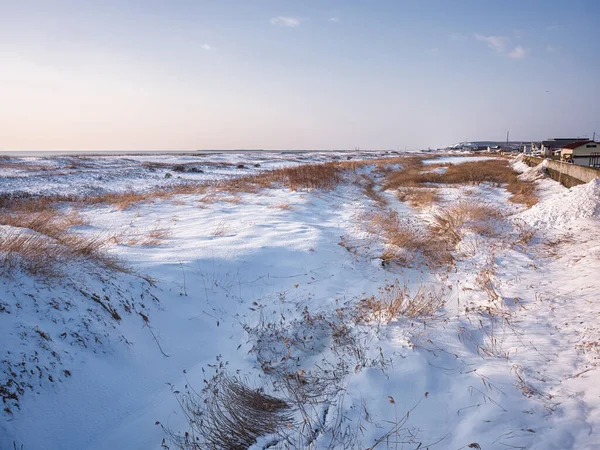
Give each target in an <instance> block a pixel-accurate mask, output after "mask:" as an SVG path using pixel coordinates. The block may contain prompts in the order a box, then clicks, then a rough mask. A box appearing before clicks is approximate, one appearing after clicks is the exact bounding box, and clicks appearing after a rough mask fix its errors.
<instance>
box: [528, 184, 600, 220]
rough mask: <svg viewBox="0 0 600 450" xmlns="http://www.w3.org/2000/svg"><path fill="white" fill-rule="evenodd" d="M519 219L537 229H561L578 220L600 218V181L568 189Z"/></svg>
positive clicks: (534, 207) (535, 206) (536, 206)
mask: <svg viewBox="0 0 600 450" xmlns="http://www.w3.org/2000/svg"><path fill="white" fill-rule="evenodd" d="M517 217H518V218H520V219H522V220H523V221H525V222H526V223H527V224H529V225H531V226H533V227H536V228H559V227H565V226H568V225H569V224H570V223H571V222H572V221H574V220H576V219H586V218H599V217H600V180H599V179H598V178H594V179H593V180H592V181H590V182H589V183H586V184H582V185H579V186H575V187H573V188H571V189H568V190H566V191H565V192H563V193H561V194H560V195H555V196H554V197H552V199H549V200H548V201H545V202H542V203H539V204H537V205H534V206H533V207H532V208H531V209H529V210H528V211H525V212H523V213H522V214H520V215H519V216H517Z"/></svg>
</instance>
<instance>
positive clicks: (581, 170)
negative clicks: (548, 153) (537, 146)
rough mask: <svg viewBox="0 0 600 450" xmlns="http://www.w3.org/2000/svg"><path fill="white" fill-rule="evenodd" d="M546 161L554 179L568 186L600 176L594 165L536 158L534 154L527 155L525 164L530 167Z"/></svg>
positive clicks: (587, 181)
mask: <svg viewBox="0 0 600 450" xmlns="http://www.w3.org/2000/svg"><path fill="white" fill-rule="evenodd" d="M543 161H545V162H546V170H547V171H548V175H550V178H552V179H553V180H556V181H558V182H559V183H562V184H563V185H564V186H566V187H573V186H577V185H578V184H584V183H589V182H590V181H592V180H593V179H594V178H600V170H599V169H594V168H592V167H583V166H578V165H576V164H568V163H564V162H561V161H554V160H551V159H542V158H536V157H533V156H526V157H525V164H527V165H528V166H530V167H533V166H537V165H538V164H540V163H542V162H543Z"/></svg>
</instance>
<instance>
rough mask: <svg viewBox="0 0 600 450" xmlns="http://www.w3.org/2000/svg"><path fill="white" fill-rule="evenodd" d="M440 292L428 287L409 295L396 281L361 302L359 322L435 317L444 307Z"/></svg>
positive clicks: (420, 287) (384, 321)
mask: <svg viewBox="0 0 600 450" xmlns="http://www.w3.org/2000/svg"><path fill="white" fill-rule="evenodd" d="M444 304H445V301H444V296H443V292H442V291H436V290H435V289H433V288H432V287H430V286H423V285H422V286H419V288H418V289H417V292H416V293H415V294H411V293H410V291H409V289H408V287H407V286H406V285H400V282H399V281H398V280H396V281H395V282H394V283H393V284H389V285H386V286H384V287H382V288H380V289H379V292H378V294H377V295H376V296H372V297H369V298H366V299H363V300H361V301H360V302H359V303H358V305H357V309H358V314H357V319H358V321H359V322H370V321H372V320H375V321H378V322H383V323H389V322H390V321H392V320H394V319H397V318H399V317H406V318H409V319H424V318H430V317H433V316H435V314H436V313H437V312H438V311H439V310H440V309H441V308H442V307H443V306H444Z"/></svg>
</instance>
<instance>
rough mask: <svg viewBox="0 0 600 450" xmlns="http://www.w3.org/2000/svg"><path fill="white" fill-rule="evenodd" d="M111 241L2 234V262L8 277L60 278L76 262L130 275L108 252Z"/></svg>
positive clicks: (16, 231) (26, 232)
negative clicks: (24, 274)
mask: <svg viewBox="0 0 600 450" xmlns="http://www.w3.org/2000/svg"><path fill="white" fill-rule="evenodd" d="M106 244H107V240H106V239H105V238H103V237H100V236H94V237H82V236H79V235H76V234H73V233H67V232H65V233H62V234H61V235H58V236H56V237H50V236H48V235H44V234H39V233H35V232H32V231H29V230H19V229H16V228H12V229H9V230H8V231H3V232H2V233H0V262H1V265H2V268H3V274H4V275H10V274H11V273H12V272H13V271H15V270H17V269H21V270H24V271H25V272H27V273H29V274H31V275H33V276H36V277H39V278H44V279H48V278H56V277H60V276H62V275H63V274H64V271H65V270H66V269H67V268H68V267H69V266H70V265H71V264H72V263H73V262H74V261H85V262H92V263H94V264H97V265H100V266H103V267H106V268H109V269H111V270H118V271H122V272H124V271H127V269H126V268H125V267H124V266H123V265H122V264H121V262H120V261H119V260H118V259H117V258H114V257H111V256H110V255H108V254H107V253H106V252H105V251H104V247H105V245H106Z"/></svg>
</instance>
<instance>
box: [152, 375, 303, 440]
mask: <svg viewBox="0 0 600 450" xmlns="http://www.w3.org/2000/svg"><path fill="white" fill-rule="evenodd" d="M207 383H208V386H207V387H206V388H205V389H204V390H203V397H204V399H203V398H201V397H200V396H199V395H198V394H197V393H195V392H188V393H187V394H184V395H182V396H180V398H179V400H180V404H181V407H182V409H183V411H184V412H185V415H186V418H187V421H188V424H189V427H190V430H189V431H188V432H185V434H183V435H181V434H175V433H172V432H169V440H170V444H171V445H173V447H174V448H177V449H181V450H200V449H205V448H210V449H223V450H231V449H247V448H250V447H251V446H252V445H253V444H255V443H256V440H257V439H258V438H259V437H261V436H266V435H269V434H274V433H277V432H281V431H283V430H285V429H286V427H288V426H290V425H291V424H292V421H293V418H292V415H291V413H290V406H289V405H288V404H287V403H286V402H284V401H283V400H279V399H277V398H275V397H271V396H269V395H266V394H265V393H263V392H261V391H260V390H257V389H252V388H250V387H249V386H247V384H246V383H244V382H243V381H242V380H241V379H239V378H236V377H230V376H227V375H224V374H219V375H218V376H215V377H213V379H211V380H210V381H209V382H207ZM163 448H170V447H169V446H168V445H167V443H166V442H163Z"/></svg>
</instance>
